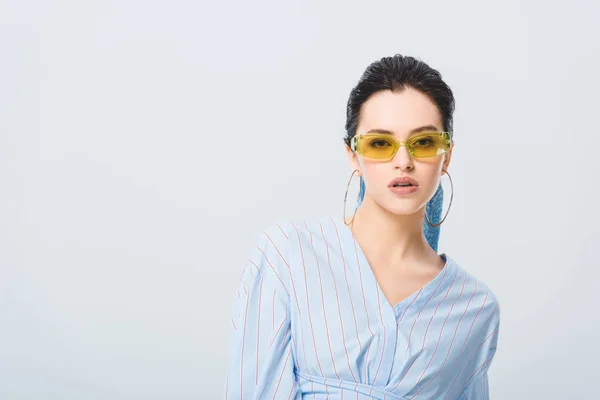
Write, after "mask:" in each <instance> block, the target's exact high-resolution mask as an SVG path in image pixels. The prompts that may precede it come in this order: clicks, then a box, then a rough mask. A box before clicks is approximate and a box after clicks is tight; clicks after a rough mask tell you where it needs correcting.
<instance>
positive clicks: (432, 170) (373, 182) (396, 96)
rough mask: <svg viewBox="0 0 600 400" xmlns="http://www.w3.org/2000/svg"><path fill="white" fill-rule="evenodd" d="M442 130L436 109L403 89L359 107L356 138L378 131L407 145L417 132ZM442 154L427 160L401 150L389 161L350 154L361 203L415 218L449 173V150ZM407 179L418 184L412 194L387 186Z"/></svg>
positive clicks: (412, 91)
mask: <svg viewBox="0 0 600 400" xmlns="http://www.w3.org/2000/svg"><path fill="white" fill-rule="evenodd" d="M427 127H429V129H427V130H429V131H431V130H437V131H441V130H443V123H442V118H441V115H440V112H439V111H438V108H437V106H436V105H435V103H433V102H432V101H431V100H430V99H429V98H428V97H427V96H425V95H424V94H422V93H421V92H419V91H417V90H415V89H412V88H406V89H404V90H402V91H394V92H392V91H389V90H386V91H380V92H377V93H375V94H374V95H372V96H371V97H370V98H369V99H368V100H367V101H366V102H365V103H364V104H363V106H362V108H361V111H360V118H359V123H358V127H357V129H356V134H357V135H360V134H366V133H368V132H372V131H373V130H377V131H378V132H379V133H380V132H381V131H388V132H390V133H391V134H392V135H393V136H394V137H395V138H396V139H398V140H400V141H403V142H405V141H406V140H408V139H409V138H410V137H412V136H415V135H418V132H417V130H419V129H426V128H427ZM453 145H454V143H452V146H451V148H450V150H448V152H446V153H445V154H441V155H437V156H434V157H430V158H421V159H415V158H413V157H412V156H411V155H410V153H409V152H408V150H407V149H406V147H405V146H401V147H400V148H399V149H398V152H397V153H396V155H395V156H394V158H392V159H391V160H389V161H383V162H382V161H377V160H372V159H369V158H365V157H363V156H362V155H360V154H358V153H356V152H354V153H353V152H352V151H351V150H350V149H349V148H348V147H346V150H347V152H348V157H349V159H350V163H351V165H352V167H353V169H359V170H360V175H362V176H363V178H364V180H365V187H366V192H365V200H367V198H369V199H370V200H373V201H374V202H375V203H377V204H378V205H379V206H381V207H382V208H384V209H386V210H388V211H389V212H391V213H393V214H398V215H409V214H414V213H416V212H418V211H419V210H421V209H422V208H423V207H425V206H426V205H427V202H428V201H429V200H430V199H431V198H432V197H433V195H434V194H435V191H436V190H437V188H438V186H439V183H440V178H441V175H442V174H443V172H442V170H448V165H449V163H450V158H451V155H452V147H453ZM402 177H410V178H413V179H414V180H416V181H417V183H418V187H417V188H416V190H415V191H414V192H413V193H410V194H399V193H398V189H394V188H392V187H390V183H391V181H392V180H394V179H396V178H402Z"/></svg>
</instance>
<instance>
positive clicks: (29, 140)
mask: <svg viewBox="0 0 600 400" xmlns="http://www.w3.org/2000/svg"><path fill="white" fill-rule="evenodd" d="M599 12H600V6H598V3H597V2H594V1H592V0H589V1H585V0H572V1H569V2H562V1H515V0H497V1H466V0H455V1H429V2H416V1H411V2H406V1H398V0H397V1H389V2H378V1H369V2H367V1H360V2H358V1H357V2H350V1H339V0H338V1H328V2H327V1H320V2H317V1H309V2H306V1H302V2H301V1H294V2H290V1H281V0H280V1H274V0H273V1H263V0H259V1H256V0H254V1H241V0H238V1H229V2H208V1H206V2H205V1H200V2H198V1H142V0H138V1H107V0H104V1H89V0H88V1H66V0H65V1H23V0H20V1H16V0H15V1H6V0H2V1H0V190H1V192H0V399H2V400H20V399H40V400H42V399H43V400H54V399H57V400H71V399H73V400H81V399H86V400H87V399H94V400H95V399H111V400H112V399H115V400H117V399H169V400H171V399H182V400H183V399H209V400H210V399H220V398H222V397H223V394H224V392H223V385H224V381H225V380H224V378H225V370H226V359H227V336H228V333H229V327H230V317H231V316H230V310H231V303H232V300H233V294H234V293H235V288H236V286H237V283H238V279H239V276H240V273H241V270H242V267H243V263H244V262H245V260H246V258H247V256H248V254H249V251H250V249H251V247H252V246H253V245H254V242H255V240H256V239H257V238H258V235H259V234H260V232H261V231H262V230H263V229H264V228H266V227H268V226H270V225H271V224H272V223H274V222H275V221H277V220H279V219H303V218H312V217H315V216H322V215H327V214H329V215H337V216H341V213H342V206H343V194H344V190H345V188H346V183H347V179H348V177H349V176H350V172H351V170H350V167H349V166H348V163H347V160H346V156H345V153H344V148H343V142H342V137H343V134H344V123H345V107H346V101H347V98H348V94H349V92H350V90H351V88H352V87H353V86H354V85H355V83H356V82H357V80H358V78H359V77H360V75H361V74H362V72H363V71H364V69H365V68H366V67H367V65H368V64H369V63H371V62H372V61H375V60H377V59H379V58H380V57H383V56H389V55H393V54H395V53H402V54H407V55H412V56H415V57H418V58H420V59H422V60H424V61H426V62H427V63H429V64H430V65H431V66H432V67H434V68H436V69H439V70H440V71H441V72H442V75H443V77H444V79H445V80H446V81H447V82H448V84H449V85H450V86H451V87H452V89H453V90H454V93H455V96H456V100H457V110H456V114H455V139H456V147H455V150H454V154H453V161H452V164H451V167H450V171H451V173H452V177H453V179H454V185H455V196H454V203H453V205H452V209H451V212H450V215H449V217H448V219H447V220H446V222H445V223H444V225H443V227H442V235H441V240H440V252H447V253H448V254H450V255H451V256H452V257H453V258H454V259H455V260H457V261H458V262H459V263H460V264H461V265H462V266H463V268H465V269H467V270H468V271H469V272H471V273H472V274H474V275H475V276H477V277H478V278H480V279H482V280H483V281H484V282H486V283H487V285H488V286H489V287H490V288H491V289H492V290H493V291H494V292H495V294H496V295H497V296H498V298H499V299H500V302H501V307H502V326H501V334H500V340H499V348H498V352H497V355H496V358H495V360H494V363H493V365H492V368H491V371H490V386H491V395H492V396H491V397H492V398H493V399H510V400H519V399H523V400H530V399H544V400H550V399H565V398H568V399H592V398H598V397H597V396H598V395H597V394H596V388H597V384H598V376H599V375H598V366H597V360H598V358H599V357H600V348H599V345H598V343H597V340H598V338H599V337H600V323H599V322H598V316H599V315H600V313H599V312H598V305H599V304H600V300H599V294H598V293H599V292H600V273H599V272H598V271H599V269H600V261H598V256H597V254H596V253H595V251H597V248H598V243H599V242H600V228H599V223H600V218H599V216H598V211H599V210H598V204H599V203H598V195H599V191H598V181H599V179H598V175H599V173H600V169H599V167H598V150H599V144H598V143H600V141H599V137H600V136H599V131H598V118H599V113H598V107H599V106H600V94H599V91H600V77H599V71H600V53H599V50H600V44H599V43H600V40H598V38H599V37H600V29H599V25H598V23H597V16H598V13H599ZM443 182H445V180H444V179H443ZM444 184H445V183H444ZM446 188H448V187H446Z"/></svg>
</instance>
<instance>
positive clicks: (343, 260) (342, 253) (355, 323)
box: [330, 217, 363, 398]
mask: <svg viewBox="0 0 600 400" xmlns="http://www.w3.org/2000/svg"><path fill="white" fill-rule="evenodd" d="M330 219H331V222H332V224H333V228H334V229H335V234H336V236H337V239H338V244H339V246H340V256H341V257H342V264H343V265H344V279H345V280H346V288H347V289H348V297H349V298H350V308H351V309H352V317H353V318H354V327H355V329H356V340H357V341H358V347H359V348H360V353H362V349H363V346H362V343H361V342H360V335H359V333H358V323H357V322H356V313H355V311H354V302H353V301H352V292H351V291H350V283H349V282H348V271H347V268H346V257H344V250H343V248H342V241H341V239H340V232H339V231H338V228H337V225H336V223H335V221H334V220H333V218H331V217H330ZM354 380H355V381H356V378H355V379H354ZM357 387H358V382H356V385H355V386H354V390H355V391H356V388H357ZM356 398H358V392H357V393H356Z"/></svg>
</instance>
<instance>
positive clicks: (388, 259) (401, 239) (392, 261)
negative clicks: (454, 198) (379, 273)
mask: <svg viewBox="0 0 600 400" xmlns="http://www.w3.org/2000/svg"><path fill="white" fill-rule="evenodd" d="M424 212H425V209H423V210H421V211H419V212H416V213H414V214H410V215H396V214H393V213H391V212H389V211H388V210H386V209H384V208H382V207H381V206H379V205H378V204H377V203H375V202H374V201H372V200H370V199H369V198H365V200H364V202H363V204H362V205H361V207H360V208H359V209H358V211H357V212H356V214H355V218H354V221H353V223H352V224H351V225H350V229H351V230H352V232H353V234H354V237H355V238H356V240H357V242H358V243H359V245H360V247H361V249H362V250H363V252H364V253H365V255H366V256H367V257H368V258H369V259H370V261H371V262H373V263H374V264H378V265H387V266H390V267H401V266H403V265H411V264H413V263H414V261H421V260H425V259H428V258H429V257H433V256H435V257H437V254H436V253H435V251H434V250H433V249H432V248H431V247H430V246H429V244H428V243H427V240H426V238H425V236H424V234H423V218H424Z"/></svg>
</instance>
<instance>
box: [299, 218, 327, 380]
mask: <svg viewBox="0 0 600 400" xmlns="http://www.w3.org/2000/svg"><path fill="white" fill-rule="evenodd" d="M292 225H293V224H292ZM294 229H295V230H296V236H297V237H298V246H299V248H300V258H301V259H302V269H303V270H304V290H305V292H306V311H307V313H308V323H309V325H310V331H311V333H312V338H313V347H314V349H315V358H316V359H317V365H318V367H319V372H320V373H321V376H323V369H322V368H321V361H320V360H319V352H318V351H317V340H316V339H315V330H314V328H313V323H312V316H311V314H310V299H309V297H308V279H307V277H306V264H305V262H304V250H303V249H302V242H301V240H300V233H299V232H298V229H297V228H296V226H294ZM305 354H306V353H305ZM307 369H308V364H307Z"/></svg>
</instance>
